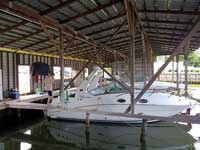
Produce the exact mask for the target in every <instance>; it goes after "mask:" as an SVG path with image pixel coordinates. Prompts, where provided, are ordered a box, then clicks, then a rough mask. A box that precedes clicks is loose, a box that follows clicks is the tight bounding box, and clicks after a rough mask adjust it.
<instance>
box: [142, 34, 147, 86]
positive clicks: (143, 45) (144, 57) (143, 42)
mask: <svg viewBox="0 0 200 150" xmlns="http://www.w3.org/2000/svg"><path fill="white" fill-rule="evenodd" d="M141 36H142V49H143V59H144V61H143V73H144V85H146V77H147V60H146V58H147V57H146V44H145V38H144V34H143V32H142V33H141Z"/></svg>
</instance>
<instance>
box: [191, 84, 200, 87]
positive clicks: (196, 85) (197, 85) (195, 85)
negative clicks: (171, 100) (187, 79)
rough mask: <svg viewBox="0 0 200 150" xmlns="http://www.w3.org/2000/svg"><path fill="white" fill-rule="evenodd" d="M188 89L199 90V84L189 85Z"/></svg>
mask: <svg viewBox="0 0 200 150" xmlns="http://www.w3.org/2000/svg"><path fill="white" fill-rule="evenodd" d="M189 87H192V88H194V87H195V88H200V84H189Z"/></svg>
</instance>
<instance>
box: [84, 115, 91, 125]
mask: <svg viewBox="0 0 200 150" xmlns="http://www.w3.org/2000/svg"><path fill="white" fill-rule="evenodd" d="M85 121H86V122H85V123H86V128H89V127H90V113H88V112H86V120H85Z"/></svg>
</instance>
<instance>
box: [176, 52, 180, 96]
mask: <svg viewBox="0 0 200 150" xmlns="http://www.w3.org/2000/svg"><path fill="white" fill-rule="evenodd" d="M176 90H177V91H178V94H179V92H180V89H179V54H177V55H176Z"/></svg>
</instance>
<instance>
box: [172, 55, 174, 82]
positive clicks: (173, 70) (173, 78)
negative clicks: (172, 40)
mask: <svg viewBox="0 0 200 150" xmlns="http://www.w3.org/2000/svg"><path fill="white" fill-rule="evenodd" d="M172 82H173V83H174V59H173V60H172Z"/></svg>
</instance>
